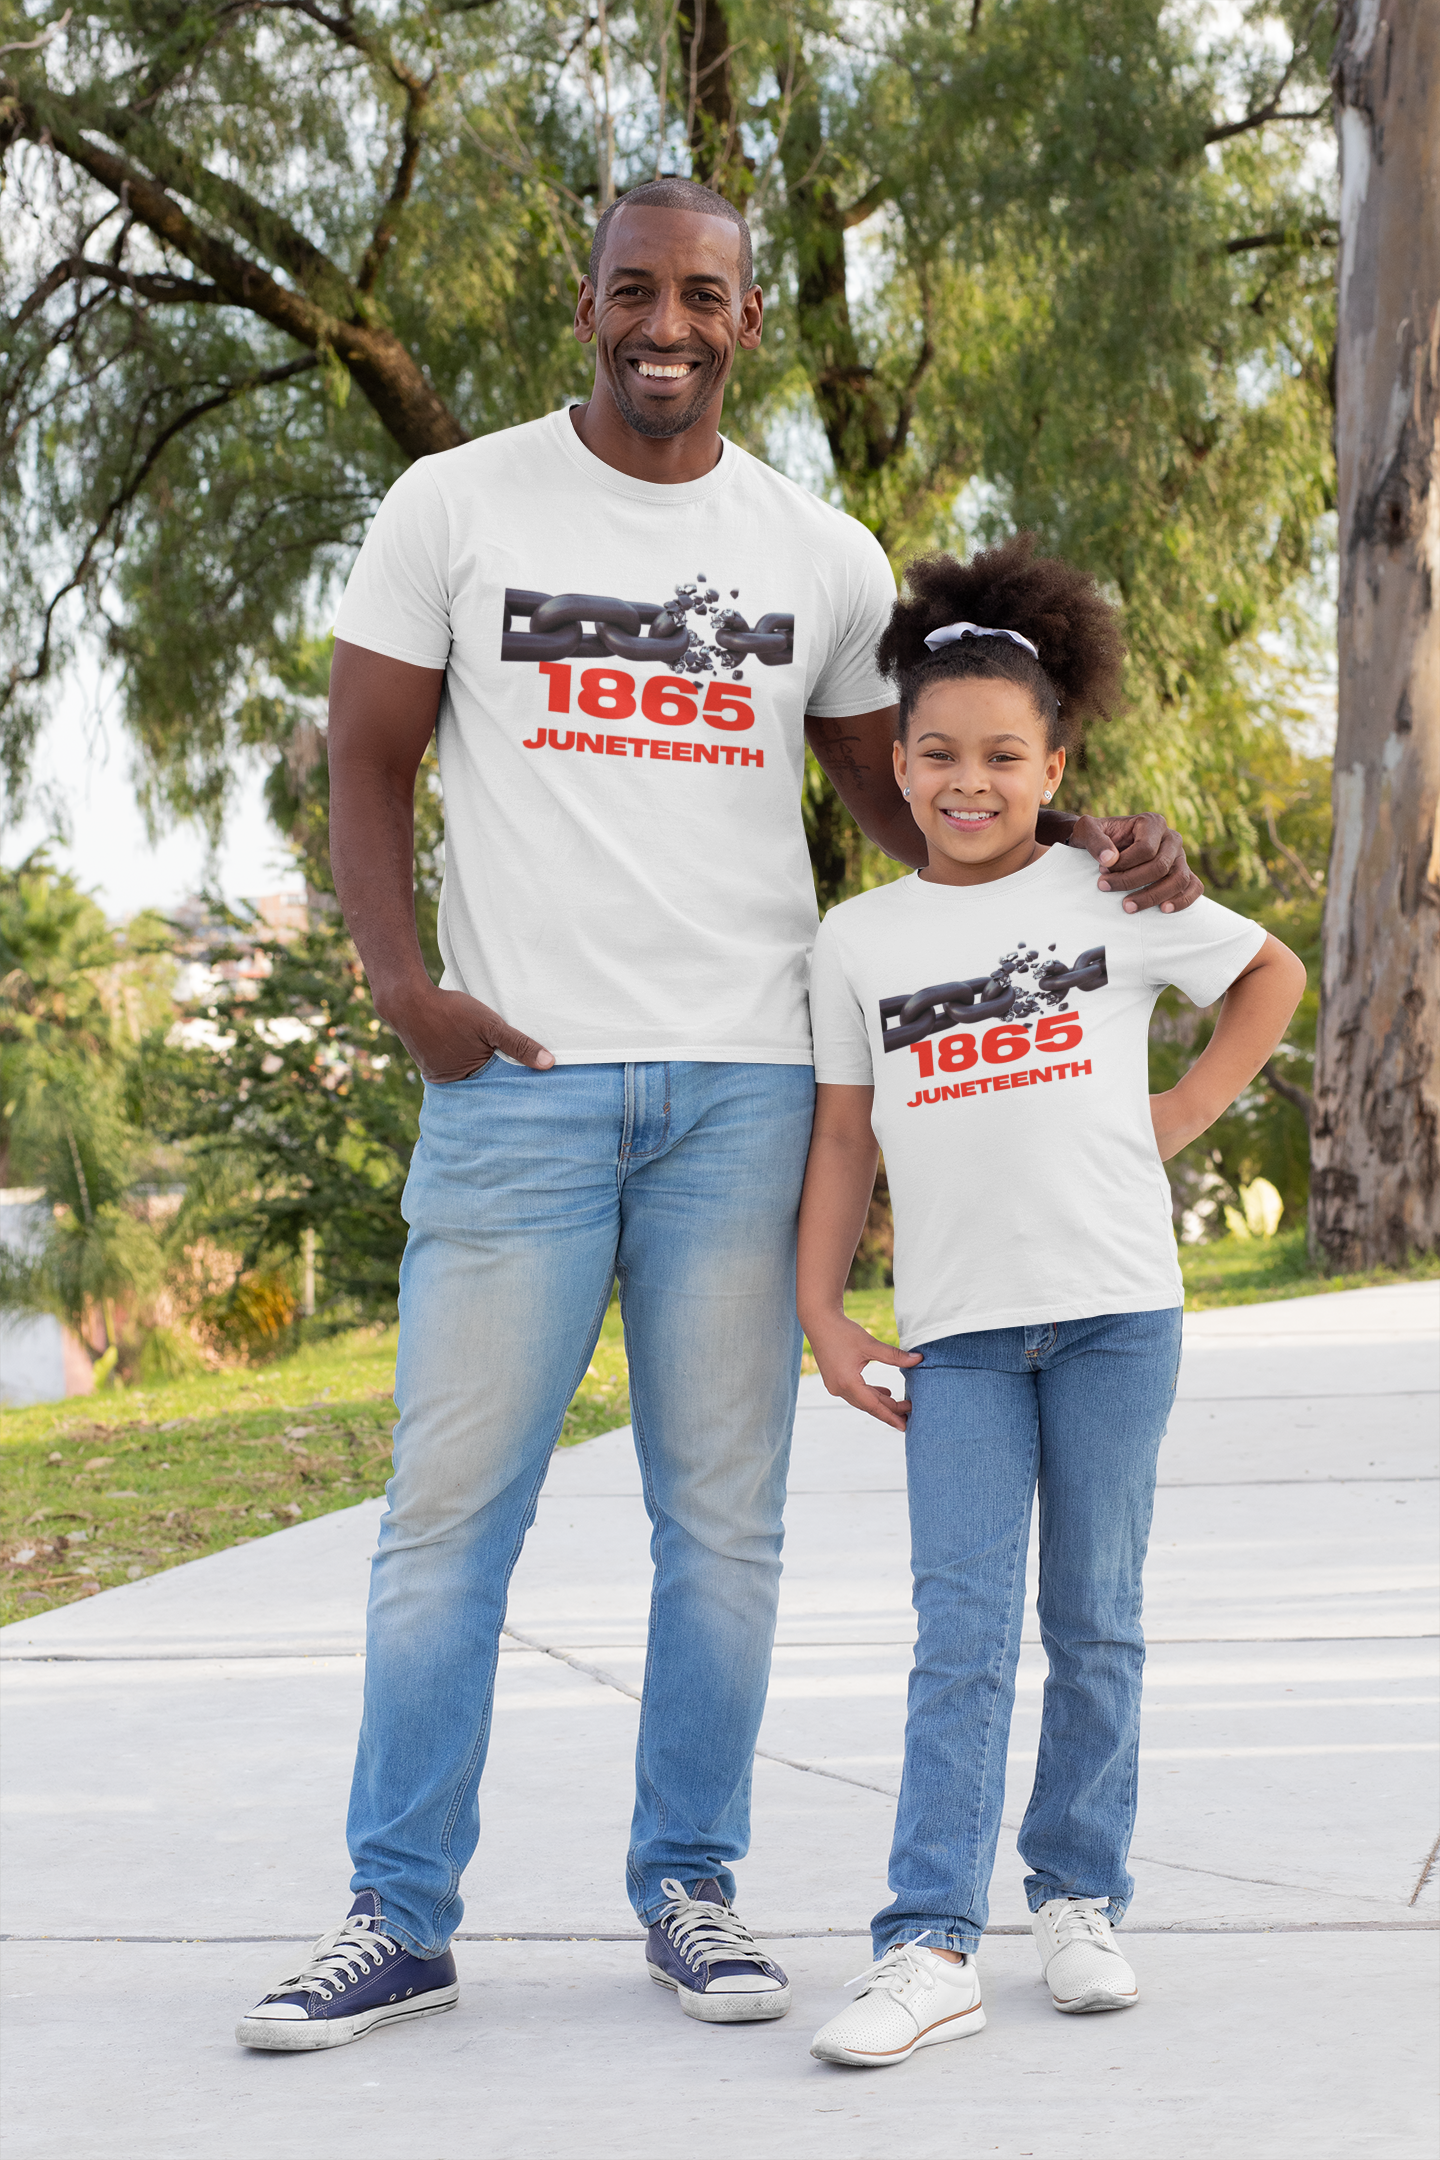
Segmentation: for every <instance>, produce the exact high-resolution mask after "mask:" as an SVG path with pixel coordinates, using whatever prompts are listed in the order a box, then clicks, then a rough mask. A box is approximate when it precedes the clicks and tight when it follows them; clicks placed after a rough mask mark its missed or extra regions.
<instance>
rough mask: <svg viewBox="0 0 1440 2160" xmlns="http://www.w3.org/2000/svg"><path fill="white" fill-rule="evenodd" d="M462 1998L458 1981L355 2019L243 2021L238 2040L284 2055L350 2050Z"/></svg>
mask: <svg viewBox="0 0 1440 2160" xmlns="http://www.w3.org/2000/svg"><path fill="white" fill-rule="evenodd" d="M459 1998H460V1987H459V1983H458V1981H457V1982H456V1984H455V1985H454V1986H453V1987H448V1988H435V1989H434V1990H433V1991H432V1992H431V1993H430V1994H428V1995H422V1996H421V1997H420V1999H419V2000H418V2001H417V2002H407V2003H382V2004H381V2005H380V2006H379V2007H378V2008H377V2009H374V2010H363V2011H362V2012H361V2013H360V2015H359V2016H358V2017H353V2018H265V2017H246V2018H241V2020H240V2022H239V2024H238V2025H237V2026H236V2027H235V2038H236V2039H237V2040H238V2041H239V2043H240V2045H241V2047H248V2048H268V2049H270V2050H271V2052H272V2053H275V2054H281V2055H304V2054H309V2053H310V2052H311V2051H312V2050H313V2049H315V2048H332V2047H348V2045H349V2044H350V2042H351V2041H352V2040H363V2039H364V2037H365V2035H366V2033H371V2032H374V2031H375V2029H376V2027H377V2026H379V2025H400V2024H403V2023H405V2022H406V2021H407V2020H408V2019H410V2018H427V2017H439V2015H440V2014H441V2012H442V2011H444V2010H453V2009H454V2008H455V2005H456V2003H457V2002H458V2001H459Z"/></svg>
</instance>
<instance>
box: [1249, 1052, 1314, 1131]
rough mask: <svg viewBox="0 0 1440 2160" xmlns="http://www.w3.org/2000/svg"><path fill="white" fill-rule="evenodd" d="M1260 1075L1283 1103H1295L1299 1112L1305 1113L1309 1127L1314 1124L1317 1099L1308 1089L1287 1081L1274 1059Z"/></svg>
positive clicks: (1263, 1068)
mask: <svg viewBox="0 0 1440 2160" xmlns="http://www.w3.org/2000/svg"><path fill="white" fill-rule="evenodd" d="M1260 1073H1261V1077H1262V1078H1263V1079H1265V1080H1266V1081H1268V1082H1269V1084H1270V1086H1271V1087H1272V1088H1273V1089H1274V1091H1275V1093H1276V1094H1277V1095H1278V1096H1279V1097H1280V1098H1281V1100H1282V1101H1283V1102H1288V1103H1293V1104H1294V1105H1295V1108H1296V1109H1297V1110H1300V1111H1303V1112H1304V1115H1305V1122H1306V1124H1307V1125H1313V1124H1314V1122H1315V1098H1314V1096H1313V1095H1312V1094H1311V1093H1310V1091H1309V1090H1308V1088H1303V1087H1297V1086H1296V1084H1295V1082H1294V1081H1293V1080H1287V1079H1286V1078H1285V1076H1284V1074H1283V1073H1280V1072H1277V1071H1276V1069H1275V1060H1274V1059H1273V1058H1270V1059H1268V1060H1267V1062H1266V1063H1265V1064H1264V1065H1262V1066H1261V1068H1260Z"/></svg>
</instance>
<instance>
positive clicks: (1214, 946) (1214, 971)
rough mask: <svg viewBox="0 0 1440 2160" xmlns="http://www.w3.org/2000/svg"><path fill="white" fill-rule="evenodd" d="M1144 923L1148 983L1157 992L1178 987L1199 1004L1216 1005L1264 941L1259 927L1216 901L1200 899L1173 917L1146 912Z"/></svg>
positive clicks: (1151, 910)
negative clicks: (1220, 905) (1217, 1000)
mask: <svg viewBox="0 0 1440 2160" xmlns="http://www.w3.org/2000/svg"><path fill="white" fill-rule="evenodd" d="M1134 920H1135V921H1136V922H1138V923H1139V925H1140V937H1141V943H1142V947H1143V951H1144V968H1145V980H1146V982H1147V983H1150V984H1152V985H1153V987H1154V988H1155V989H1157V990H1163V989H1165V988H1166V987H1167V986H1168V985H1169V984H1171V983H1173V984H1174V985H1175V987H1176V989H1177V990H1183V991H1184V993H1185V995H1186V997H1188V998H1189V999H1190V1001H1191V1003H1192V1004H1194V1005H1213V1004H1214V1002H1215V1000H1216V998H1218V997H1223V996H1224V994H1225V992H1226V991H1227V990H1228V989H1229V987H1230V985H1231V983H1233V982H1234V980H1235V978H1236V976H1237V975H1238V974H1239V973H1240V972H1241V970H1242V969H1243V968H1245V967H1247V966H1248V965H1249V963H1250V962H1251V961H1252V960H1253V959H1254V957H1255V955H1256V953H1258V952H1259V950H1260V947H1261V946H1262V945H1263V944H1264V942H1265V932H1264V931H1263V930H1262V929H1261V927H1260V925H1259V923H1256V922H1251V921H1250V920H1249V918H1248V917H1247V916H1244V915H1237V914H1236V913H1235V911H1234V909H1233V908H1227V907H1219V906H1217V904H1216V902H1215V901H1213V900H1197V901H1195V902H1194V903H1193V905H1192V906H1190V907H1188V908H1182V909H1180V910H1178V911H1177V912H1176V913H1175V914H1174V915H1162V914H1161V913H1160V911H1159V909H1158V908H1147V909H1146V910H1145V911H1144V913H1143V914H1141V915H1137V916H1136V917H1134Z"/></svg>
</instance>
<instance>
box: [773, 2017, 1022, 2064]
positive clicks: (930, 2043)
mask: <svg viewBox="0 0 1440 2160" xmlns="http://www.w3.org/2000/svg"><path fill="white" fill-rule="evenodd" d="M984 2030H985V2008H984V2005H983V2004H982V2003H978V2002H977V2003H976V2004H975V2006H974V2008H973V2009H971V2010H957V2011H956V2012H955V2013H954V2015H953V2016H952V2017H948V2018H941V2019H940V2020H939V2022H938V2023H937V2024H935V2025H927V2026H926V2028H925V2030H924V2031H923V2032H918V2033H916V2035H915V2038H914V2039H913V2040H912V2041H911V2043H910V2045H909V2047H905V2048H894V2049H892V2050H891V2051H890V2052H889V2053H888V2054H884V2055H877V2054H874V2053H870V2054H865V2053H862V2052H861V2050H860V2049H858V2048H847V2047H846V2046H844V2044H843V2043H842V2042H840V2041H838V2040H827V2039H826V2038H825V2028H824V2026H823V2025H822V2026H821V2028H820V2030H819V2032H818V2033H816V2035H815V2038H814V2039H813V2040H812V2041H811V2043H810V2053H811V2054H812V2055H813V2056H814V2057H815V2060H816V2061H817V2062H830V2063H844V2064H845V2065H846V2066H847V2067H848V2068H850V2069H852V2070H888V2069H889V2068H890V2067H891V2065H892V2064H894V2063H902V2062H908V2061H909V2060H910V2057H911V2056H912V2055H913V2054H914V2053H915V2051H916V2049H917V2048H922V2047H943V2046H944V2044H945V2043H946V2042H947V2041H949V2040H968V2039H969V2037H970V2035H971V2033H978V2032H983V2031H984Z"/></svg>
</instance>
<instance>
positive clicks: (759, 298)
mask: <svg viewBox="0 0 1440 2160" xmlns="http://www.w3.org/2000/svg"><path fill="white" fill-rule="evenodd" d="M764 317H765V295H764V293H763V292H761V290H760V287H759V286H758V285H752V286H751V288H750V290H749V292H747V293H746V295H745V297H744V299H743V300H742V301H741V302H740V330H739V334H738V335H737V337H736V340H735V342H736V344H737V345H738V346H739V347H740V350H741V351H742V352H754V350H755V348H756V346H757V345H758V344H759V343H760V333H761V330H762V327H763V324H764Z"/></svg>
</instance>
